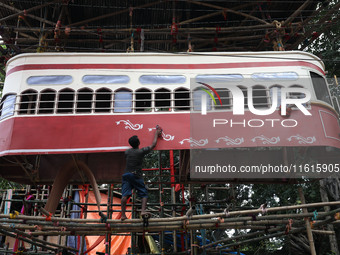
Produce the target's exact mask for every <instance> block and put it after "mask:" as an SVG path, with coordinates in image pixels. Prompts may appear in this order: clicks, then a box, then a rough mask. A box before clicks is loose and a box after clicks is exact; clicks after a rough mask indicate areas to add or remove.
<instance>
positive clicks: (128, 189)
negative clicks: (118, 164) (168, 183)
mask: <svg viewBox="0 0 340 255" xmlns="http://www.w3.org/2000/svg"><path fill="white" fill-rule="evenodd" d="M122 177H123V180H122V196H123V197H129V196H131V194H132V189H133V188H135V189H136V190H137V195H138V196H139V197H140V198H144V197H148V191H147V189H146V187H145V184H144V180H143V178H142V177H140V176H138V175H136V174H133V173H125V174H123V176H122Z"/></svg>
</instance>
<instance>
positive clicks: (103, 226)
mask: <svg viewBox="0 0 340 255" xmlns="http://www.w3.org/2000/svg"><path fill="white" fill-rule="evenodd" d="M337 212H340V208H338V209H336V210H333V211H330V212H327V213H323V214H322V215H319V216H318V218H324V217H326V216H329V215H334V214H335V213H337ZM307 215H311V214H307ZM272 216H274V215H272ZM305 216H306V214H301V215H300V218H302V219H301V220H295V221H294V226H299V225H303V223H304V219H303V218H305ZM18 217H19V216H18ZM262 217H267V216H260V217H258V219H257V220H244V219H242V220H240V221H237V222H221V220H220V219H210V220H189V221H188V220H183V221H180V220H179V221H171V222H149V225H148V227H147V228H145V227H143V223H142V222H140V223H136V222H134V223H125V221H124V222H121V221H119V223H118V222H117V221H115V222H116V223H91V224H83V223H80V222H79V221H78V223H73V222H57V224H56V222H52V221H46V220H44V221H39V220H36V221H34V220H26V221H25V224H31V225H39V224H40V226H42V227H41V228H42V229H44V227H50V228H49V229H48V231H55V230H59V231H57V232H58V234H61V233H60V232H65V230H62V229H63V228H64V229H65V228H66V230H67V231H70V233H72V234H71V235H80V234H79V233H78V232H82V233H83V232H86V231H89V232H93V231H98V232H100V233H102V234H103V233H110V232H114V233H118V232H142V231H148V232H153V231H155V232H157V231H165V230H195V229H201V228H203V229H217V228H224V229H233V228H237V227H241V226H243V227H251V226H265V227H268V226H273V225H274V226H275V225H287V224H289V223H290V220H289V219H276V220H269V219H266V218H265V219H262ZM177 218H181V217H177ZM267 218H268V217H267ZM13 221H14V220H12V222H11V223H10V224H13ZM15 221H16V223H19V224H18V225H17V226H15V225H14V226H12V228H13V229H24V225H25V224H22V222H21V220H19V219H15ZM108 221H109V220H108ZM111 221H113V220H111ZM331 221H334V219H333V218H331ZM319 223H320V220H318V221H316V223H314V224H313V226H317V225H318V224H319ZM1 225H3V224H1ZM56 225H57V227H56ZM4 226H6V227H9V226H7V225H4ZM53 226H55V228H54V229H53V228H51V227H53ZM26 229H27V228H26ZM30 230H33V229H32V228H30ZM39 234H40V232H32V235H33V236H35V235H39ZM53 235H54V234H53Z"/></svg>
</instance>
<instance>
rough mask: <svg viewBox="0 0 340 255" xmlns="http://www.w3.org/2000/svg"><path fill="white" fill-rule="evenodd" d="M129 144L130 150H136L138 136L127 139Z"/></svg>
mask: <svg viewBox="0 0 340 255" xmlns="http://www.w3.org/2000/svg"><path fill="white" fill-rule="evenodd" d="M129 144H130V145H131V147H132V148H134V149H137V148H138V146H139V144H140V142H139V139H138V136H136V135H134V136H131V137H130V138H129Z"/></svg>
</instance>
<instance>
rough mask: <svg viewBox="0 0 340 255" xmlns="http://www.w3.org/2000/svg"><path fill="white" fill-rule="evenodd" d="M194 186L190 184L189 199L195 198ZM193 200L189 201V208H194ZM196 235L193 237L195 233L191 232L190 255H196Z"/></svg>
mask: <svg viewBox="0 0 340 255" xmlns="http://www.w3.org/2000/svg"><path fill="white" fill-rule="evenodd" d="M192 191H193V190H192V185H191V184H189V197H190V198H192V197H193V192H192ZM192 206H193V205H192V199H190V200H189V208H192ZM193 248H194V235H193V231H192V230H190V254H191V255H194V249H193Z"/></svg>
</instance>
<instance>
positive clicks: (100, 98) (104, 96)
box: [95, 88, 112, 112]
mask: <svg viewBox="0 0 340 255" xmlns="http://www.w3.org/2000/svg"><path fill="white" fill-rule="evenodd" d="M111 99H112V91H111V90H109V89H107V88H101V89H98V90H97V91H96V103H95V112H110V111H111Z"/></svg>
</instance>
